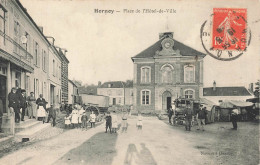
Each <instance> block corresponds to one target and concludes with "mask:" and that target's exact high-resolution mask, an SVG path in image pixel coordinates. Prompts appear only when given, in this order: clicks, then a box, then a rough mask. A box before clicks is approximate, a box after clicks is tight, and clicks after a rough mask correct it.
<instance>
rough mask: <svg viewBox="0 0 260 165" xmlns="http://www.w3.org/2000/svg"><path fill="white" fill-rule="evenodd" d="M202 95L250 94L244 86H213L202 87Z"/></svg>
mask: <svg viewBox="0 0 260 165" xmlns="http://www.w3.org/2000/svg"><path fill="white" fill-rule="evenodd" d="M203 96H251V94H250V93H249V92H248V90H247V89H246V88H245V87H216V90H213V87H208V88H203Z"/></svg>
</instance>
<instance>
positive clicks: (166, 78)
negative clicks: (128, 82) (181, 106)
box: [132, 32, 205, 112]
mask: <svg viewBox="0 0 260 165" xmlns="http://www.w3.org/2000/svg"><path fill="white" fill-rule="evenodd" d="M204 57H205V54H203V53H201V52H199V51H197V50H194V49H192V48H190V47H188V46H186V45H184V44H183V43H181V42H179V41H177V40H175V39H173V33H172V32H167V33H161V34H159V41H157V42H156V43H155V44H153V45H152V46H150V47H149V48H147V49H145V50H144V51H142V52H141V53H139V54H137V55H136V56H134V57H132V61H133V63H134V82H133V100H134V101H133V105H134V107H133V108H134V110H137V111H142V112H155V111H162V110H167V109H168V108H169V106H171V105H172V104H173V101H174V100H175V99H176V98H179V97H183V98H190V99H195V100H198V99H199V95H200V93H201V92H202V87H203V58H204Z"/></svg>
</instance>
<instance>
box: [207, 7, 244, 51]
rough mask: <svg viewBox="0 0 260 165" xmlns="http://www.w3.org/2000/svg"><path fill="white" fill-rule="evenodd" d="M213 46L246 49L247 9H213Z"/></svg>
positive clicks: (222, 48)
mask: <svg viewBox="0 0 260 165" xmlns="http://www.w3.org/2000/svg"><path fill="white" fill-rule="evenodd" d="M212 27H213V29H212V48H213V49H215V50H245V49H246V31H247V10H246V9H233V8H214V9H213V26H212Z"/></svg>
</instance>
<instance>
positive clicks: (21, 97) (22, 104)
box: [19, 89, 26, 121]
mask: <svg viewBox="0 0 260 165" xmlns="http://www.w3.org/2000/svg"><path fill="white" fill-rule="evenodd" d="M25 92H26V91H25V90H24V89H22V90H21V94H19V102H20V108H22V118H21V121H24V115H25V108H26V96H25Z"/></svg>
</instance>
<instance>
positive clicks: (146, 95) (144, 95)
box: [141, 89, 151, 105]
mask: <svg viewBox="0 0 260 165" xmlns="http://www.w3.org/2000/svg"><path fill="white" fill-rule="evenodd" d="M150 102H151V91H150V90H147V89H144V90H141V104H142V105H149V104H150Z"/></svg>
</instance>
